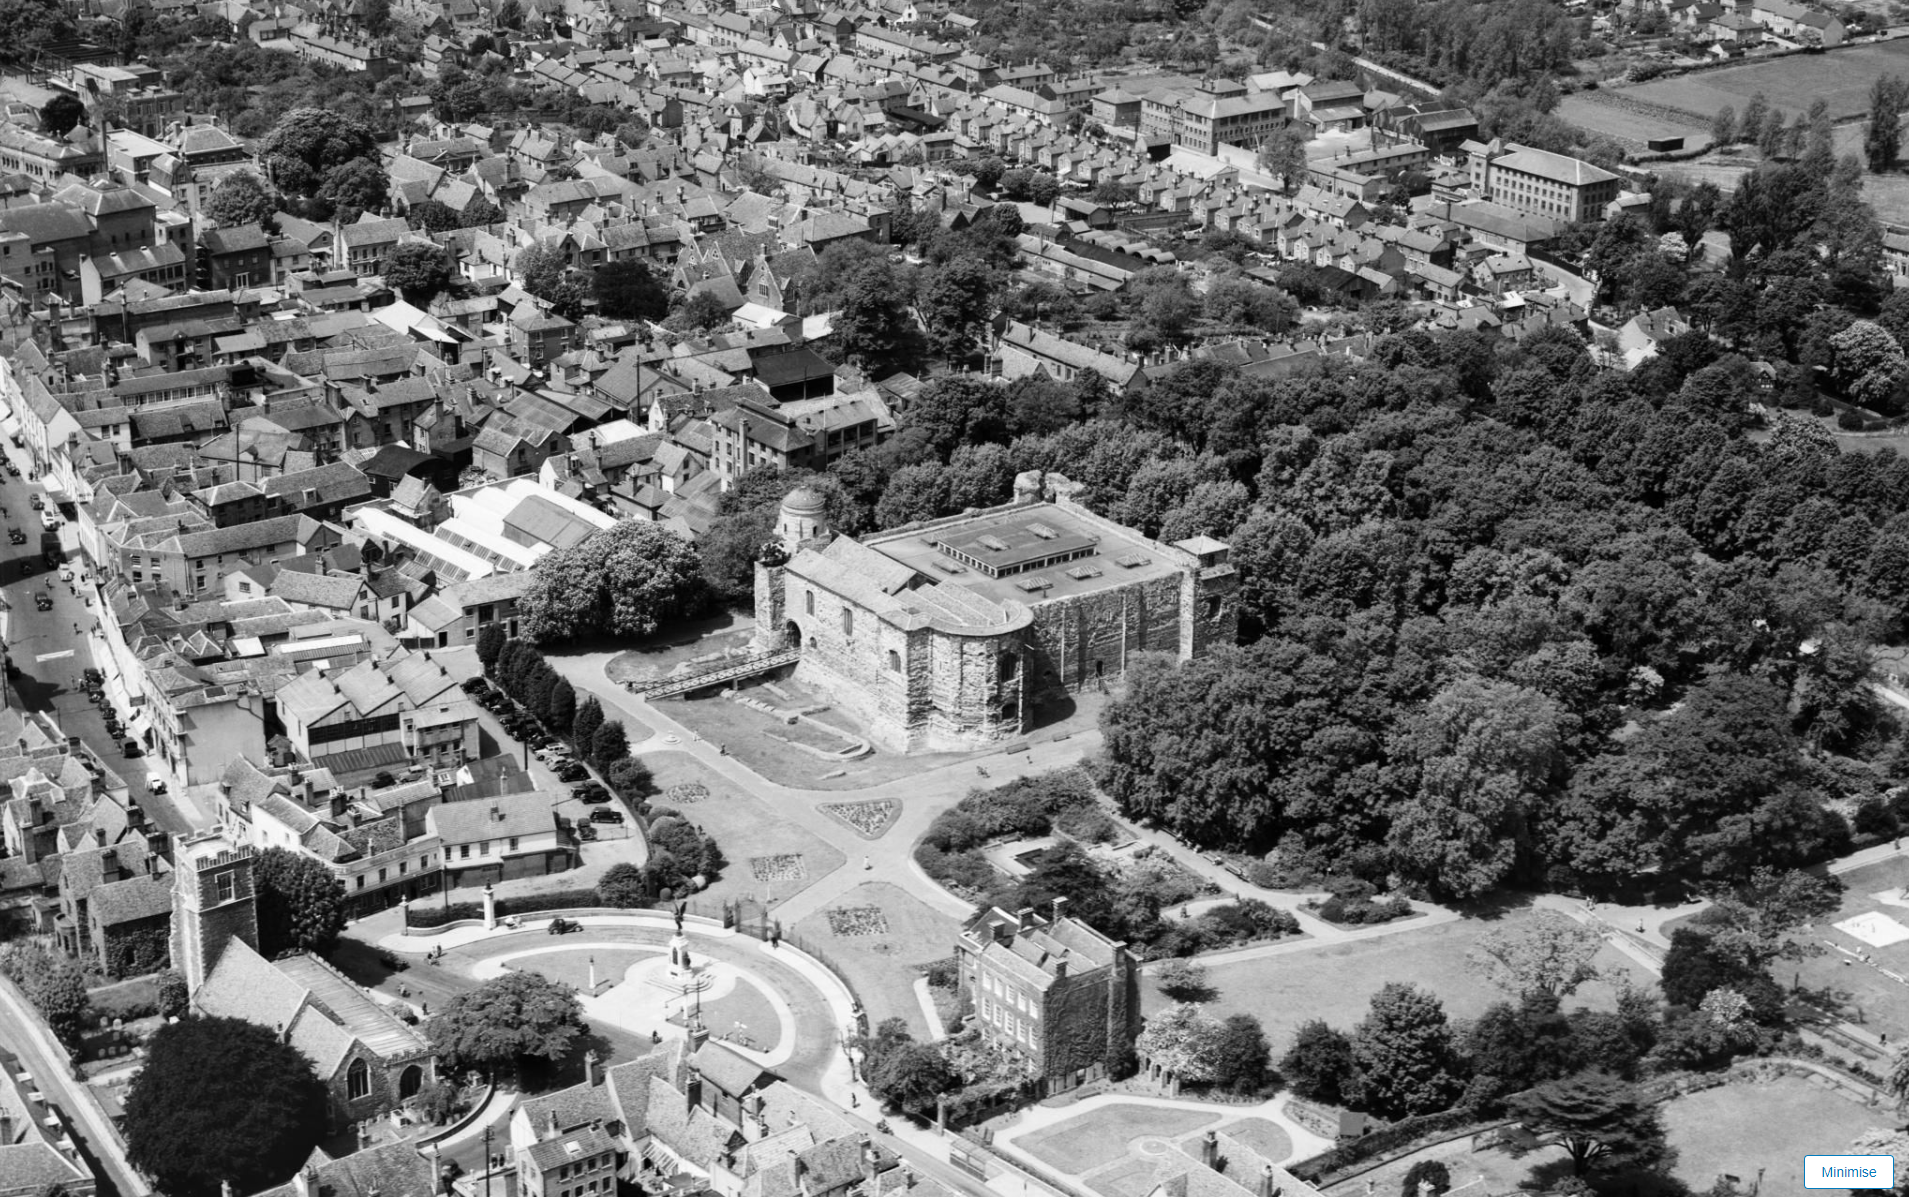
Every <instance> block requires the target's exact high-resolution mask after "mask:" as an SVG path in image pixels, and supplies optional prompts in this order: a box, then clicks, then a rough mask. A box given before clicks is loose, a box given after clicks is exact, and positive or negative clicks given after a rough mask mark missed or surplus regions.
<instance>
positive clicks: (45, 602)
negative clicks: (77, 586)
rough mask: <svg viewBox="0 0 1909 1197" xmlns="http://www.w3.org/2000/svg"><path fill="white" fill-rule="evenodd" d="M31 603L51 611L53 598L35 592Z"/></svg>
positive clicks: (43, 609)
mask: <svg viewBox="0 0 1909 1197" xmlns="http://www.w3.org/2000/svg"><path fill="white" fill-rule="evenodd" d="M33 605H34V606H36V607H38V608H39V609H40V610H42V611H51V610H52V609H53V600H52V599H50V598H48V597H47V596H46V595H44V594H36V595H34V596H33Z"/></svg>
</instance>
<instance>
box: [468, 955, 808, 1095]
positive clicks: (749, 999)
mask: <svg viewBox="0 0 1909 1197" xmlns="http://www.w3.org/2000/svg"><path fill="white" fill-rule="evenodd" d="M633 947H634V952H633V951H632V949H633ZM599 954H601V955H604V956H613V958H622V959H627V958H628V957H630V956H631V955H632V954H634V955H635V956H636V957H637V959H635V960H634V961H631V962H629V963H626V964H623V965H622V966H621V967H620V969H612V968H609V967H607V961H606V967H605V968H602V969H596V968H594V967H592V966H590V964H589V963H588V962H589V961H591V960H594V959H595V958H596V957H597V956H598V955H599ZM579 961H583V962H585V967H586V968H589V969H590V975H592V976H595V977H597V979H596V981H595V982H594V984H592V983H591V982H589V981H585V982H583V983H578V982H577V981H576V980H574V979H573V978H575V977H576V976H577V974H578V968H577V965H578V963H579ZM511 971H523V972H535V973H539V974H541V975H543V976H545V977H548V978H550V979H551V980H553V981H565V982H568V983H569V984H571V985H572V986H573V987H574V988H576V990H577V994H578V1001H579V1002H580V1003H581V1004H582V1006H583V1013H584V1017H585V1018H588V1019H589V1020H590V1021H592V1022H604V1023H608V1024H610V1025H611V1026H615V1027H618V1028H620V1029H622V1030H624V1031H628V1032H630V1033H631V1034H634V1035H655V1036H658V1037H661V1038H665V1039H667V1038H672V1037H682V1036H684V1035H687V1034H688V1033H689V1023H690V1022H691V1021H692V1020H695V1021H700V1022H701V1023H702V1025H703V1026H704V1027H705V1028H707V1029H708V1031H709V1034H710V1038H712V1039H716V1040H719V1041H721V1042H722V1043H723V1044H724V1045H725V1046H727V1047H729V1048H730V1049H731V1050H732V1051H735V1052H736V1053H737V1054H739V1055H742V1056H745V1057H747V1058H748V1059H749V1060H750V1061H752V1062H753V1063H755V1064H758V1065H761V1066H762V1067H764V1068H776V1067H779V1066H781V1065H782V1064H784V1063H786V1062H787V1061H788V1060H789V1059H790V1057H792V1056H793V1055H794V1054H795V1043H796V1017H795V1011H794V1010H793V1009H792V1008H791V1007H790V1005H789V1003H788V1001H787V1000H786V999H785V998H784V997H783V996H782V994H780V993H778V992H777V991H776V989H775V988H774V987H773V986H771V985H770V984H768V983H767V982H765V981H764V980H763V979H762V978H761V977H758V976H757V975H756V974H755V973H754V972H751V971H750V970H748V969H747V968H745V967H743V966H740V965H736V964H731V963H729V962H728V961H725V960H711V961H705V962H702V963H699V964H698V965H697V966H696V973H697V977H698V980H699V981H700V982H701V984H699V985H697V986H695V987H693V988H690V989H687V990H685V988H683V987H682V986H680V985H679V984H677V983H676V981H675V979H674V978H673V977H672V976H671V965H670V960H669V947H668V946H667V945H663V946H654V945H647V944H646V945H640V946H635V945H631V944H630V943H628V942H622V941H617V940H608V939H606V940H593V941H591V942H588V943H569V944H562V945H558V946H552V947H539V948H523V949H519V950H516V951H507V952H501V953H498V954H497V955H494V956H487V957H485V958H484V959H483V960H480V961H478V962H477V964H475V965H474V966H473V967H472V969H471V975H472V976H473V977H475V978H476V979H477V980H480V981H488V980H491V979H493V978H495V977H501V976H503V975H504V974H505V973H506V972H511Z"/></svg>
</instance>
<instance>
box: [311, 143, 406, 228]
mask: <svg viewBox="0 0 1909 1197" xmlns="http://www.w3.org/2000/svg"><path fill="white" fill-rule="evenodd" d="M390 194H391V176H390V175H388V174H387V173H385V169H384V164H383V163H382V162H380V161H378V160H377V159H376V158H353V159H351V160H350V161H348V162H344V163H341V164H340V165H338V166H335V167H333V168H332V169H331V170H329V171H327V172H326V174H325V181H324V182H323V183H322V184H321V185H320V186H319V188H318V196H319V198H320V199H322V200H326V201H328V202H329V203H330V204H331V206H332V210H333V212H334V213H335V214H336V216H337V219H338V221H339V223H341V224H354V223H356V222H357V220H358V218H359V217H360V216H362V215H364V214H365V213H366V212H376V211H378V210H380V209H382V208H383V207H384V205H385V201H386V200H387V199H389V198H390Z"/></svg>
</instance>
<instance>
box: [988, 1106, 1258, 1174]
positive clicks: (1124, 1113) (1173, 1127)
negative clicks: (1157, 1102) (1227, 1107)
mask: <svg viewBox="0 0 1909 1197" xmlns="http://www.w3.org/2000/svg"><path fill="white" fill-rule="evenodd" d="M1219 1118H1220V1115H1217V1114H1214V1113H1212V1112H1210V1111H1207V1110H1175V1109H1169V1108H1166V1107H1163V1106H1152V1105H1125V1104H1121V1105H1107V1106H1103V1107H1101V1108H1100V1109H1098V1110H1089V1111H1088V1112H1087V1113H1085V1114H1077V1115H1075V1116H1074V1117H1072V1118H1069V1119H1067V1120H1066V1121H1065V1122H1059V1123H1056V1124H1054V1125H1053V1126H1050V1127H1048V1128H1046V1129H1045V1130H1040V1131H1036V1132H1034V1133H1033V1134H1031V1135H1021V1136H1019V1137H1017V1138H1016V1139H1015V1140H1014V1145H1015V1146H1016V1147H1019V1148H1020V1149H1021V1150H1022V1151H1025V1152H1027V1153H1028V1154H1029V1155H1032V1156H1034V1157H1035V1158H1036V1159H1039V1160H1041V1161H1043V1162H1045V1163H1048V1164H1051V1165H1053V1166H1054V1167H1056V1168H1058V1169H1060V1170H1061V1171H1063V1172H1067V1173H1069V1174H1071V1175H1074V1176H1081V1175H1084V1174H1086V1173H1088V1172H1091V1171H1093V1170H1094V1169H1096V1168H1100V1167H1104V1166H1105V1165H1107V1164H1110V1163H1112V1162H1114V1161H1115V1160H1117V1159H1119V1158H1121V1157H1122V1156H1124V1155H1126V1154H1128V1150H1127V1149H1128V1144H1130V1143H1132V1142H1133V1140H1135V1139H1139V1138H1143V1137H1154V1138H1161V1139H1173V1138H1178V1137H1179V1136H1180V1135H1184V1134H1186V1133H1187V1132H1188V1131H1194V1130H1198V1129H1200V1128H1201V1127H1203V1126H1206V1125H1207V1124H1209V1123H1212V1122H1217V1121H1218V1120H1219Z"/></svg>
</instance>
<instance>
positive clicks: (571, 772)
mask: <svg viewBox="0 0 1909 1197" xmlns="http://www.w3.org/2000/svg"><path fill="white" fill-rule="evenodd" d="M588 776H590V770H589V769H588V768H586V767H585V766H584V764H583V762H581V761H565V762H564V763H563V764H561V765H558V766H557V780H558V781H566V782H567V781H582V780H583V779H584V778H586V777H588Z"/></svg>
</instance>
